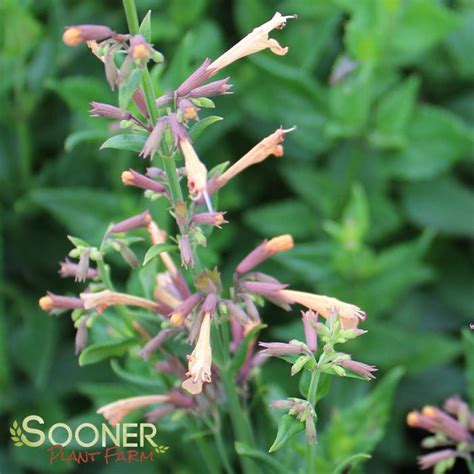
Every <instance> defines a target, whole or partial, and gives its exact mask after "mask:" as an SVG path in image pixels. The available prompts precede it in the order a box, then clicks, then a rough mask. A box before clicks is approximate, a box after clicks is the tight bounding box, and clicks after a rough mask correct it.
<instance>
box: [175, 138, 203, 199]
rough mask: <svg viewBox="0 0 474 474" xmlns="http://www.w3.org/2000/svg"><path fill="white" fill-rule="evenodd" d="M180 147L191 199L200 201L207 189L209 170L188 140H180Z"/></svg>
mask: <svg viewBox="0 0 474 474" xmlns="http://www.w3.org/2000/svg"><path fill="white" fill-rule="evenodd" d="M179 147H180V149H181V151H182V152H183V156H184V164H185V166H186V174H187V176H188V189H189V194H190V196H191V199H193V200H196V199H199V198H200V197H201V196H202V195H203V193H204V192H206V189H207V168H206V167H205V166H204V164H203V163H202V161H201V160H200V159H199V157H198V156H197V154H196V151H195V150H194V148H193V146H192V145H191V142H190V141H189V140H188V139H187V138H182V139H181V140H179Z"/></svg>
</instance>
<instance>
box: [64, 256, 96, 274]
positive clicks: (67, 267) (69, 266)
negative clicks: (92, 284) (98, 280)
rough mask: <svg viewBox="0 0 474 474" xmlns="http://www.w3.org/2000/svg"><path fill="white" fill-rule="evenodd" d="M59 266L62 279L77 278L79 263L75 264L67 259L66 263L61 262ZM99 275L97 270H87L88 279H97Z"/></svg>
mask: <svg viewBox="0 0 474 474" xmlns="http://www.w3.org/2000/svg"><path fill="white" fill-rule="evenodd" d="M59 266H60V268H59V272H58V273H59V274H60V275H61V278H67V277H74V278H75V277H76V275H77V269H78V265H77V263H73V262H71V261H70V260H69V259H68V258H66V259H65V261H64V262H59ZM98 274H99V272H98V271H97V270H96V269H95V268H89V269H88V270H87V275H86V278H90V279H92V278H95V277H97V276H98Z"/></svg>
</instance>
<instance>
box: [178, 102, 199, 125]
mask: <svg viewBox="0 0 474 474" xmlns="http://www.w3.org/2000/svg"><path fill="white" fill-rule="evenodd" d="M178 109H179V111H180V112H181V114H182V116H183V118H184V120H198V119H199V116H198V112H199V107H197V106H196V105H194V104H193V103H192V102H191V101H190V100H188V99H181V100H180V101H179V102H178Z"/></svg>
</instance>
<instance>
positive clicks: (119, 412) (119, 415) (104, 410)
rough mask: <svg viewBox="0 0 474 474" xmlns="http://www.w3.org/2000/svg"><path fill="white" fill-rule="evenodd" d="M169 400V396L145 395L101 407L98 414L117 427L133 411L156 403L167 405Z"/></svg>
mask: <svg viewBox="0 0 474 474" xmlns="http://www.w3.org/2000/svg"><path fill="white" fill-rule="evenodd" d="M169 399H170V397H169V395H143V396H139V397H132V398H124V399H122V400H117V401H116V402H113V403H109V404H108V405H104V406H103V407H100V408H99V409H98V410H97V413H98V414H99V415H102V416H103V417H104V418H105V419H106V420H107V421H108V422H109V423H110V424H111V425H112V426H115V425H116V424H117V423H120V422H121V421H122V419H123V417H124V416H126V415H127V414H128V413H130V412H131V411H133V410H137V409H139V408H142V407H146V406H148V405H154V404H156V403H167V402H169Z"/></svg>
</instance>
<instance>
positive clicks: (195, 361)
mask: <svg viewBox="0 0 474 474" xmlns="http://www.w3.org/2000/svg"><path fill="white" fill-rule="evenodd" d="M211 364H212V348H211V313H209V312H207V313H205V314H204V316H203V319H202V322H201V328H200V330H199V337H198V340H197V343H196V347H195V348H194V350H193V352H192V354H191V355H189V356H188V372H187V373H186V375H187V377H188V378H187V379H186V380H185V381H184V382H183V383H182V387H183V388H184V389H185V390H187V391H188V392H189V393H191V394H193V395H196V394H198V393H201V392H202V385H203V383H205V382H211V380H212V379H211Z"/></svg>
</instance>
